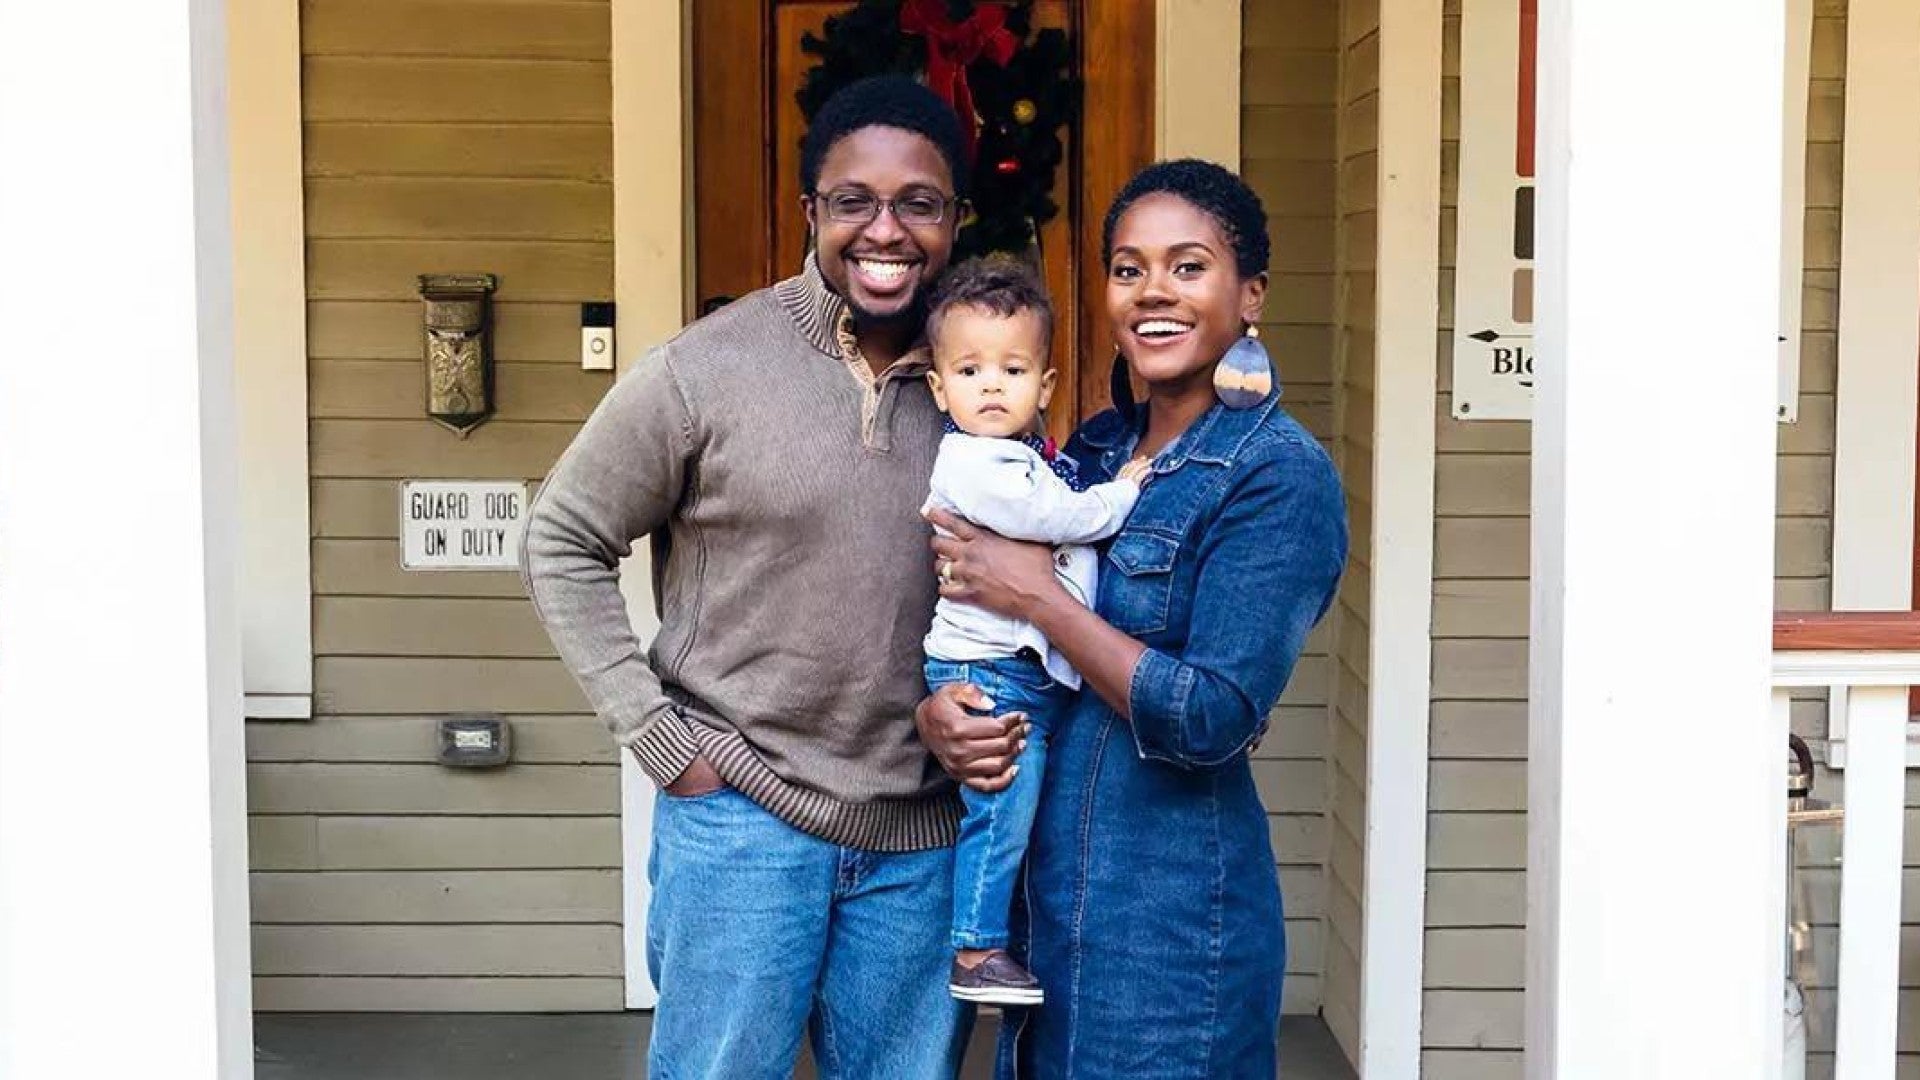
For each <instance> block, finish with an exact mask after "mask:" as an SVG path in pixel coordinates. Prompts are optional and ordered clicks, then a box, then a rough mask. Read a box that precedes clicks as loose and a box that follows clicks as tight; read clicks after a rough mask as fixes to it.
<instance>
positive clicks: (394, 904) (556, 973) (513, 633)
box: [248, 0, 622, 1011]
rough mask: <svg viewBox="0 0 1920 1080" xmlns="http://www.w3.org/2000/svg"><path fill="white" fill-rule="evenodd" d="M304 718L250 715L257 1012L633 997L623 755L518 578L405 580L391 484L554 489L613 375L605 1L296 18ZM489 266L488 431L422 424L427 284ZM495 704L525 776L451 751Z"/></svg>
mask: <svg viewBox="0 0 1920 1080" xmlns="http://www.w3.org/2000/svg"><path fill="white" fill-rule="evenodd" d="M301 15H302V22H301V33H302V59H303V65H302V67H303V71H302V76H303V79H302V81H303V104H304V108H303V114H304V119H305V129H304V139H305V176H306V221H307V265H308V277H307V281H308V308H307V318H308V371H309V384H310V386H309V389H310V393H311V402H310V405H309V411H310V416H311V420H310V425H309V432H310V437H311V446H312V455H311V457H312V464H311V471H312V500H313V504H312V505H313V524H314V538H313V548H312V551H313V591H314V643H315V644H314V651H315V661H314V679H315V712H316V716H315V718H314V719H313V720H312V721H311V722H282V723H254V724H250V725H249V727H248V759H249V775H248V782H249V803H250V807H249V809H250V812H251V825H252V849H253V850H252V855H253V905H254V912H253V917H254V943H253V949H254V954H253V955H254V972H255V986H254V994H255V1002H256V1005H257V1006H258V1007H259V1008H262V1009H269V1010H277V1009H317V1010H336V1009H337V1010H387V1009H396V1010H511V1011H523V1010H528V1011H531V1010H596V1009H618V1008H620V1007H621V1000H622V985H621V963H622V961H621V940H620V919H621V897H620V848H619V835H620V827H619V816H618V815H619V770H618V762H617V759H616V758H615V756H614V752H613V749H612V745H611V741H610V740H609V739H608V737H607V735H606V732H605V729H604V728H603V727H602V726H601V725H600V723H599V721H598V720H596V719H595V718H594V717H593V716H592V715H590V713H589V712H588V710H587V707H586V704H585V702H584V701H583V700H582V698H581V697H580V695H579V692H578V691H577V690H576V688H575V687H574V685H573V681H572V679H571V678H570V677H569V676H568V675H567V673H566V672H565V671H564V670H563V669H562V668H561V666H560V664H559V662H558V661H557V660H555V659H554V657H553V650H552V647H551V645H550V644H549V643H548V641H547V638H546V634H545V633H544V632H543V631H542V630H541V628H540V626H539V624H538V622H537V620H536V619H535V618H534V616H533V612H532V610H531V608H530V607H529V606H528V604H527V603H526V601H525V600H524V598H523V596H522V593H521V589H520V584H519V580H518V577H517V576H516V575H514V574H511V573H406V572H404V571H402V570H401V569H400V565H399V564H400V558H399V550H398V544H397V541H396V536H397V532H398V530H397V514H398V506H399V491H398V489H399V482H400V480H402V479H404V478H413V477H421V478H429V477H447V478H472V479H516V478H517V479H527V480H533V479H537V478H539V477H540V476H542V475H543V474H544V473H545V472H546V470H547V468H548V466H550V465H551V464H552V462H553V460H554V458H555V457H556V456H557V455H558V454H559V452H560V451H561V449H563V448H564V447H565V446H566V444H567V442H568V441H569V440H570V439H571V438H572V436H573V433H574V431H575V430H576V429H577V428H578V427H579V425H580V422H581V421H582V420H584V419H585V418H586V416H587V415H588V413H589V412H590V411H591V410H592V409H593V407H594V405H595V404H596V403H597V402H598V401H599V399H600V396H601V395H602V394H603V393H605V391H606V389H607V387H608V386H609V385H611V376H609V375H607V374H604V373H592V372H583V371H581V370H580V368H579V309H578V306H577V305H578V304H579V303H580V302H582V301H588V300H608V299H611V298H612V296H613V243H612V240H613V189H612V183H611V181H612V172H613V168H612V156H613V145H612V127H611V97H610V93H611V87H610V82H609V76H610V69H609V63H608V48H609V37H610V22H609V14H608V7H607V5H606V4H605V3H604V2H572V0H569V2H565V3H561V2H552V0H490V2H488V3H485V4H473V3H460V2H454V0H379V2H374V0H308V2H306V3H303V4H302V5H301ZM442 271H472V272H487V273H494V274H497V275H499V278H500V289H499V292H498V293H497V294H496V297H495V299H496V308H495V338H494V341H495V354H496V358H497V360H498V368H497V378H496V385H495V401H496V407H497V411H496V413H495V417H494V419H493V420H492V421H490V422H489V423H487V424H486V425H485V426H483V427H481V428H479V429H478V430H477V431H475V432H474V433H473V434H472V436H471V437H469V438H467V439H464V440H463V439H460V438H458V437H456V436H455V435H453V434H452V433H450V432H447V431H445V430H443V429H441V428H440V427H438V426H437V425H435V424H434V423H433V422H432V421H430V420H428V419H427V418H426V417H425V415H424V414H423V412H422V408H423V400H424V393H423V377H422V372H421V364H420V302H419V299H418V295H417V292H416V289H415V281H414V279H415V276H416V275H418V274H421V273H429V272H442ZM463 711H481V712H499V713H505V714H507V715H508V717H509V719H510V720H511V722H512V723H513V727H514V758H515V760H514V763H513V764H512V765H510V766H508V767H507V768H504V769H499V770H486V771H475V772H466V771H455V770H449V769H446V768H443V767H441V766H439V765H437V764H434V762H433V751H434V746H435V720H436V717H438V716H439V715H443V714H446V713H452V712H463Z"/></svg>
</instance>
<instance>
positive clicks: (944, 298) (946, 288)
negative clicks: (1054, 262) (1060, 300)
mask: <svg viewBox="0 0 1920 1080" xmlns="http://www.w3.org/2000/svg"><path fill="white" fill-rule="evenodd" d="M957 307H971V308H979V309H981V310H982V311H989V312H992V313H993V314H995V315H997V316H999V317H1000V318H1003V319H1010V318H1012V317H1013V316H1015V315H1018V314H1019V313H1021V312H1023V311H1031V312H1033V314H1034V316H1035V317H1036V318H1038V319H1039V320H1040V331H1041V337H1042V339H1043V340H1044V342H1045V344H1046V345H1048V346H1051V345H1052V343H1053V301H1051V300H1049V299H1047V284H1046V282H1045V281H1043V280H1041V277H1040V272H1039V270H1037V269H1035V268H1034V265H1033V264H1032V263H1030V262H1028V261H1027V260H1025V259H1022V258H1018V257H1016V256H1013V255H1007V254H1004V253H994V254H991V255H977V256H975V257H973V258H971V259H968V260H966V261H965V262H963V263H960V264H959V265H957V266H955V267H954V268H952V269H951V270H948V271H947V272H946V273H945V274H943V275H942V276H941V278H940V280H939V282H938V283H936V284H935V285H934V287H933V292H932V293H930V294H929V295H928V296H927V336H928V337H935V336H937V335H938V334H939V333H940V322H941V320H942V318H943V317H944V316H945V315H946V313H947V312H948V311H951V310H952V309H954V308H957Z"/></svg>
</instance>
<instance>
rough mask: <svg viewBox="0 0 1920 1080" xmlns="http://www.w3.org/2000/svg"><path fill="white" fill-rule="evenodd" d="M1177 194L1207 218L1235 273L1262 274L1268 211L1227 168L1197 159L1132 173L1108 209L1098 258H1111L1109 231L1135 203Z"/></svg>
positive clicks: (1267, 253) (1267, 254)
mask: <svg viewBox="0 0 1920 1080" xmlns="http://www.w3.org/2000/svg"><path fill="white" fill-rule="evenodd" d="M1161 193H1165V194H1168V195H1177V196H1179V197H1180V198H1182V199H1185V200H1186V201H1187V202H1189V203H1192V204H1193V206H1194V207H1195V208H1196V209H1198V210H1200V211H1201V212H1202V213H1205V214H1206V215H1207V216H1208V217H1210V218H1212V219H1213V220H1214V221H1215V222H1216V223H1218V224H1219V226H1220V231H1221V232H1222V233H1224V234H1226V237H1227V243H1228V244H1230V245H1232V246H1233V259H1234V262H1235V263H1236V264H1237V265H1238V266H1239V270H1240V276H1241V277H1243V278H1249V277H1253V276H1255V275H1257V274H1264V273H1266V272H1267V260H1268V258H1269V257H1270V256H1271V251H1270V248H1269V245H1268V241H1267V211H1266V209H1265V208H1264V207H1262V206H1261V205H1260V196H1258V195H1256V194H1254V193H1253V189H1252V188H1250V187H1248V186H1247V182H1246V181H1245V180H1242V179H1240V177H1239V176H1237V175H1235V174H1234V172H1233V171H1232V170H1231V169H1227V168H1224V167H1222V166H1220V165H1216V164H1214V163H1213V162H1211V161H1201V160H1199V159H1198V158H1181V159H1180V160H1178V161H1159V162H1155V163H1154V164H1152V165H1149V166H1147V167H1146V168H1144V169H1141V170H1140V171H1139V172H1137V173H1134V174H1133V179H1131V180H1129V181H1127V184H1126V186H1125V187H1123V188H1121V189H1120V194H1118V195H1115V196H1114V197H1113V205H1112V206H1110V207H1108V209H1107V220H1106V224H1105V225H1104V226H1103V227H1102V229H1101V233H1100V259H1101V261H1102V262H1112V261H1113V230H1114V227H1115V226H1116V225H1118V224H1119V223H1120V218H1121V216H1122V215H1124V214H1125V213H1126V212H1127V210H1128V209H1129V208H1130V207H1132V206H1133V204H1134V203H1136V202H1139V201H1140V200H1141V199H1142V198H1144V197H1146V196H1148V195H1158V194H1161Z"/></svg>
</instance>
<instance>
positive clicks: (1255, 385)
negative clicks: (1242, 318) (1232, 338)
mask: <svg viewBox="0 0 1920 1080" xmlns="http://www.w3.org/2000/svg"><path fill="white" fill-rule="evenodd" d="M1213 392H1214V394H1215V395H1216V396H1217V397H1219V399H1220V404H1222V405H1225V406H1226V407H1227V408H1229V409H1251V408H1253V407H1254V406H1255V405H1258V404H1260V403H1261V402H1263V401H1265V400H1267V395H1268V394H1270V393H1272V392H1273V359H1272V358H1271V357H1269V356H1268V355H1267V349H1266V346H1264V345H1262V344H1260V328H1259V327H1257V326H1251V325H1250V326H1248V327H1247V332H1246V334H1245V335H1244V336H1242V337H1241V338H1240V340H1239V341H1236V342H1234V343H1233V344H1232V345H1231V346H1229V347H1228V349H1227V355H1225V356H1223V357H1221V358H1220V362H1219V363H1218V364H1216V365H1214V368H1213Z"/></svg>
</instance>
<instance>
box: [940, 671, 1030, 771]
mask: <svg viewBox="0 0 1920 1080" xmlns="http://www.w3.org/2000/svg"><path fill="white" fill-rule="evenodd" d="M992 712H993V700H992V699H991V698H989V697H987V695H986V693H985V692H984V691H982V690H981V689H980V688H979V687H977V686H974V685H973V684H971V683H949V684H947V685H946V686H942V687H941V688H940V689H938V690H935V691H934V692H933V693H932V694H929V695H928V696H927V697H925V698H924V699H922V700H921V702H920V705H919V707H918V708H916V709H914V711H913V722H914V725H915V726H916V727H918V728H919V729H920V741H921V742H923V743H925V744H926V746H927V749H928V750H931V751H932V752H933V756H934V758H935V759H937V760H938V761H939V762H940V767H941V768H943V769H945V770H947V773H948V775H950V776H952V777H953V778H954V779H955V780H958V781H960V782H961V783H963V784H965V785H967V786H968V787H970V788H973V789H974V790H975V791H983V792H995V791H999V790H1001V789H1003V788H1005V787H1006V786H1007V785H1008V784H1011V783H1013V774H1014V759H1015V758H1016V757H1018V756H1019V755H1020V751H1021V750H1022V749H1024V748H1025V747H1026V745H1027V718H1026V715H1025V714H1024V713H1017V712H1016V713H1008V714H1007V715H1005V716H993V715H990V714H991V713H992Z"/></svg>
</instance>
